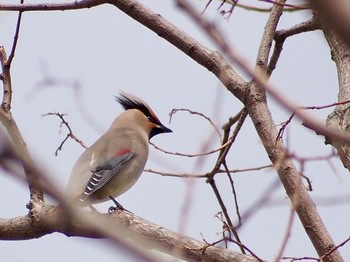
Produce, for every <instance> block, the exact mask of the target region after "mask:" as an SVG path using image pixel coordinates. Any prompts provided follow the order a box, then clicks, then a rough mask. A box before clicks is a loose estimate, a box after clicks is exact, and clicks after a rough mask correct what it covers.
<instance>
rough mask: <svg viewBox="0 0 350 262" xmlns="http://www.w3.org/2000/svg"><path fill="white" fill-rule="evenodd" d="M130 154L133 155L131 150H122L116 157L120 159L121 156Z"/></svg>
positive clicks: (116, 153)
mask: <svg viewBox="0 0 350 262" xmlns="http://www.w3.org/2000/svg"><path fill="white" fill-rule="evenodd" d="M130 153H131V151H130V150H129V149H122V150H119V151H117V152H115V156H116V157H120V156H123V155H126V154H130Z"/></svg>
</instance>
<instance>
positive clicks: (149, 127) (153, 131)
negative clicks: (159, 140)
mask: <svg viewBox="0 0 350 262" xmlns="http://www.w3.org/2000/svg"><path fill="white" fill-rule="evenodd" d="M116 100H117V102H118V103H119V104H121V105H122V107H123V108H124V109H125V110H126V111H128V110H137V111H134V112H135V114H137V115H138V116H141V115H142V117H141V118H136V121H138V124H140V125H142V127H143V128H144V129H145V130H146V131H147V132H148V136H149V139H151V138H152V137H153V136H155V135H158V134H161V133H170V132H172V130H171V129H169V128H167V127H166V126H164V125H163V124H162V123H161V122H160V120H159V119H158V117H157V115H156V114H155V113H154V112H153V110H152V109H151V108H150V107H149V105H148V104H147V103H146V102H145V101H143V100H142V99H140V98H138V97H136V96H133V95H130V94H127V93H124V92H121V93H120V95H119V96H116ZM140 113H141V114H140Z"/></svg>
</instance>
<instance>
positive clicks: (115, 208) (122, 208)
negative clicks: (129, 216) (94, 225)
mask: <svg viewBox="0 0 350 262" xmlns="http://www.w3.org/2000/svg"><path fill="white" fill-rule="evenodd" d="M109 198H110V200H112V201H113V203H114V204H115V206H111V207H109V208H108V213H113V212H114V211H116V210H122V211H124V210H126V209H125V208H124V207H123V206H122V205H121V204H120V203H119V202H118V201H117V200H115V199H114V197H112V196H109Z"/></svg>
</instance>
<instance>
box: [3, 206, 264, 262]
mask: <svg viewBox="0 0 350 262" xmlns="http://www.w3.org/2000/svg"><path fill="white" fill-rule="evenodd" d="M61 212H62V211H60V210H58V209H57V208H54V207H53V206H49V205H44V206H43V207H42V210H41V212H40V214H39V216H38V217H37V218H38V220H39V221H40V222H39V224H38V225H37V227H36V228H33V225H32V219H31V218H30V217H29V216H24V217H16V218H12V219H0V239H3V240H19V239H35V238H39V237H42V236H44V235H47V234H51V233H54V232H60V233H63V234H65V235H67V236H83V237H89V238H101V237H104V236H103V235H101V232H99V231H98V230H95V229H94V228H93V227H92V228H91V227H89V226H88V225H87V224H86V223H85V222H84V223H80V224H79V223H78V221H77V220H76V219H72V221H71V222H69V223H68V222H67V219H65V217H66V216H65V215H63V214H62V213H61ZM59 214H60V215H59ZM66 215H67V214H66ZM84 216H85V217H91V218H95V219H96V218H98V219H101V218H102V219H103V220H104V221H108V224H109V225H112V226H113V225H114V226H115V227H117V228H118V229H120V228H121V227H122V229H123V230H124V231H125V230H127V232H128V234H126V235H124V238H125V239H126V240H128V239H131V240H132V241H134V243H135V245H142V247H143V248H151V249H155V250H158V251H161V252H165V253H167V254H170V255H172V256H175V257H178V258H180V259H185V260H186V261H233V262H240V261H247V262H255V261H259V260H257V259H255V258H254V257H251V256H247V255H242V254H240V253H238V252H233V251H230V250H228V249H224V248H220V247H215V246H208V245H207V243H205V242H201V241H198V240H195V239H193V238H190V237H187V236H185V235H179V234H177V233H175V232H173V231H170V230H168V229H166V228H164V227H161V226H159V225H156V224H153V223H151V222H149V221H147V220H145V219H142V218H141V217H138V216H136V215H135V214H133V213H130V212H122V211H117V212H113V213H112V214H103V215H99V214H94V212H84ZM111 228H113V227H111ZM111 228H110V230H111ZM145 229H147V230H145ZM112 231H113V230H112ZM119 235H120V236H122V235H123V234H119ZM139 261H145V257H142V259H141V260H139ZM146 261H149V260H147V259H146ZM151 261H154V260H151ZM260 261H261V260H260Z"/></svg>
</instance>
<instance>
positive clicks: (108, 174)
mask: <svg viewBox="0 0 350 262" xmlns="http://www.w3.org/2000/svg"><path fill="white" fill-rule="evenodd" d="M134 155H135V154H134V153H133V152H130V151H127V150H125V151H120V152H117V154H116V155H115V156H113V157H111V158H110V159H108V160H106V161H105V162H103V163H102V164H100V165H98V166H97V167H95V168H93V170H91V173H92V174H91V177H90V179H89V182H88V183H87V185H86V187H85V190H84V194H83V195H82V196H81V198H80V201H82V202H83V201H84V200H85V199H86V198H88V197H89V196H90V195H91V194H92V193H94V192H95V191H97V190H98V189H100V188H101V187H103V186H104V185H105V184H106V183H107V182H108V181H109V180H110V179H111V178H112V177H113V176H115V175H116V174H117V173H118V172H119V171H120V170H121V169H122V168H123V167H124V166H125V165H126V163H128V162H129V161H130V159H132V157H133V156H134ZM92 158H93V157H92ZM92 161H94V160H93V159H92ZM90 169H92V168H90Z"/></svg>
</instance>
